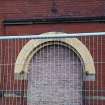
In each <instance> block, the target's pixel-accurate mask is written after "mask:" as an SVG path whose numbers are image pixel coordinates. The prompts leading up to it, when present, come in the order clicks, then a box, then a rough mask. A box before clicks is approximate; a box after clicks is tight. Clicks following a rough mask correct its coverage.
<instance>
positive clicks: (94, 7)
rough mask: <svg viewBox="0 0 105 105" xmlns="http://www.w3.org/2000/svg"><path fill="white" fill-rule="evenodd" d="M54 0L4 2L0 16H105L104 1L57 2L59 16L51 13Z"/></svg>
mask: <svg viewBox="0 0 105 105" xmlns="http://www.w3.org/2000/svg"><path fill="white" fill-rule="evenodd" d="M52 1H53V0H44V1H43V0H31V1H30V0H14V1H13V0H12V1H9V0H2V1H0V14H1V15H3V16H4V17H5V18H39V17H52V16H54V17H55V16H70V17H86V16H88V17H90V16H104V15H105V12H104V11H105V8H104V7H105V1H104V0H85V1H84V0H78V1H73V0H57V1H56V7H57V9H58V12H57V14H53V13H52V12H51V8H52Z"/></svg>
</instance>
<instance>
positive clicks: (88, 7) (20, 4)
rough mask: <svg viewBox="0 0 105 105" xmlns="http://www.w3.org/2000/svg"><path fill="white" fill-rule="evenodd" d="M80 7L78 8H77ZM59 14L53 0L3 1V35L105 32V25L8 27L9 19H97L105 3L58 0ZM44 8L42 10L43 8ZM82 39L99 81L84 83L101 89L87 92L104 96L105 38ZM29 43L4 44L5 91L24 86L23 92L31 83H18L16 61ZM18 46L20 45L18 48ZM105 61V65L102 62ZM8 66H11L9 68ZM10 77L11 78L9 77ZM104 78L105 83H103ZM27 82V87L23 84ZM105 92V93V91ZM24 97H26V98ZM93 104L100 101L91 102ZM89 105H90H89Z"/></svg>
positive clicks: (0, 18)
mask: <svg viewBox="0 0 105 105" xmlns="http://www.w3.org/2000/svg"><path fill="white" fill-rule="evenodd" d="M77 4H78V5H77ZM56 5H57V9H58V12H57V13H53V12H52V10H51V9H52V8H53V6H52V2H51V1H49V0H45V1H42V0H38V1H34V0H31V1H30V0H26V1H25V0H14V1H8V0H5V1H3V0H1V1H0V35H27V34H30V35H31V34H34V35H39V34H41V33H46V32H65V33H72V32H101V31H105V23H62V24H34V25H11V26H10V25H4V24H3V21H4V20H6V19H21V18H56V17H95V16H105V1H104V0H85V1H83V0H79V1H70V0H65V1H63V0H59V1H58V0H57V3H56ZM40 7H41V8H40ZM80 40H81V41H82V42H83V43H84V44H85V45H86V46H87V48H88V49H89V51H90V52H91V54H92V57H93V59H94V62H96V63H95V68H96V80H95V81H91V82H88V81H86V82H85V83H84V84H85V85H86V87H87V89H88V87H91V89H94V90H95V89H98V90H100V91H99V92H94V93H91V92H90V93H86V94H87V96H88V95H95V96H101V95H102V96H104V95H105V90H104V87H105V83H104V82H105V76H104V74H105V69H104V68H105V64H104V62H105V54H104V53H105V48H104V47H105V43H104V42H105V37H103V36H99V37H92V38H90V37H87V39H86V38H85V37H83V38H80ZM27 42H28V40H25V41H19V40H18V41H6V40H4V41H0V48H1V50H0V64H1V69H0V70H1V81H0V89H1V90H14V89H18V87H20V89H21V90H23V89H24V88H25V87H26V82H27V81H24V80H23V81H18V80H15V79H14V62H15V61H16V57H17V56H18V54H19V52H20V50H21V49H22V47H23V46H24V45H25V44H26V43H27ZM16 45H18V46H16ZM100 62H103V63H100ZM9 63H11V64H10V65H8V64H9ZM5 64H7V65H5ZM8 77H9V78H8ZM101 79H103V80H101ZM22 83H23V84H22ZM101 90H103V91H101ZM22 98H23V97H22ZM22 98H15V97H14V98H11V97H9V98H5V101H3V98H2V97H1V98H0V102H1V103H2V105H10V103H11V105H12V104H13V105H15V103H16V102H17V103H19V102H20V101H21V103H22V105H26V104H25V103H26V102H25V100H26V99H23V100H22ZM104 102H105V100H103V101H101V100H99V101H98V105H102V103H104ZM90 103H91V104H89V105H92V103H93V104H97V101H95V100H92V102H91V101H90ZM87 105H88V104H87Z"/></svg>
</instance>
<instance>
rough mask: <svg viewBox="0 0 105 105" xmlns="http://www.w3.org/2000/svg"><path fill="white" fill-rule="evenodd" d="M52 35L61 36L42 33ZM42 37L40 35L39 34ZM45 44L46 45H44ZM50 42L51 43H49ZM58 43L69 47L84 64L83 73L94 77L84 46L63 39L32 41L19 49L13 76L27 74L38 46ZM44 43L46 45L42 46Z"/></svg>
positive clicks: (80, 43)
mask: <svg viewBox="0 0 105 105" xmlns="http://www.w3.org/2000/svg"><path fill="white" fill-rule="evenodd" d="M48 34H49V35H53V34H55V35H56V34H61V33H60V32H48V33H44V34H43V35H48ZM41 35H42V34H41ZM46 42H47V43H46ZM51 42H52V43H51ZM53 42H54V43H55V42H56V43H57V42H58V43H59V42H61V44H64V43H65V46H68V47H69V46H71V47H72V48H73V49H74V50H75V51H76V53H77V54H78V55H79V56H80V58H81V59H82V61H83V63H84V72H86V73H88V74H90V75H94V74H95V66H94V61H93V58H92V56H91V54H90V52H89V50H88V49H87V48H86V46H85V45H84V44H83V43H82V42H81V41H80V40H79V39H77V38H65V39H37V40H36V39H35V40H34V39H32V40H30V41H29V42H28V43H26V45H25V46H24V47H23V48H22V49H21V51H20V53H19V55H18V57H17V60H16V63H15V70H14V72H15V74H21V73H25V74H27V73H28V66H29V63H30V60H31V58H32V57H33V55H34V54H35V53H36V52H37V51H38V50H39V49H40V48H41V47H42V46H39V45H43V46H47V45H50V44H53ZM43 43H46V44H43Z"/></svg>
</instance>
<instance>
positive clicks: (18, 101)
mask: <svg viewBox="0 0 105 105" xmlns="http://www.w3.org/2000/svg"><path fill="white" fill-rule="evenodd" d="M39 37H40V36H39ZM71 38H73V39H74V38H76V39H78V40H79V41H81V42H82V43H83V45H85V46H86V48H87V49H88V51H89V52H90V54H91V56H92V59H93V61H94V67H95V74H88V72H85V63H86V62H84V60H83V59H82V56H81V55H80V54H79V52H78V51H76V50H75V48H73V46H70V45H67V44H66V43H63V40H65V39H68V40H69V39H71ZM49 39H52V40H50V41H47V40H49ZM60 39H61V40H60ZM31 40H35V41H36V40H37V42H38V41H39V40H41V41H42V42H43V40H46V42H44V43H42V44H40V45H38V46H37V48H36V47H35V48H34V47H33V48H34V49H32V50H31V53H32V55H33V56H31V57H30V58H28V57H27V59H25V60H26V62H25V66H26V68H27V71H28V72H26V73H25V72H24V70H25V69H26V68H23V71H21V72H19V73H18V74H17V75H18V76H17V75H16V74H15V66H16V61H17V58H18V55H19V54H20V52H21V51H22V49H23V48H24V46H25V45H26V44H27V43H28V42H30V41H31ZM104 42H105V36H104V34H103V35H96V36H95V35H94V34H93V35H90V36H89V35H82V36H81V35H79V36H74V37H73V36H72V37H69V36H66V37H65V36H62V37H58V36H57V38H56V36H54V37H45V38H44V37H43V38H42V39H41V37H40V38H37V37H36V36H35V37H28V36H27V37H24V38H19V37H12V36H11V38H10V37H4V38H1V39H0V105H104V103H105V76H104V75H105V74H104V73H105V70H104V67H105V54H104V53H105V49H104V46H105V43H104ZM36 44H37V43H36ZM74 44H75V40H74ZM32 46H34V45H33V44H32ZM79 49H81V48H79ZM29 50H30V47H28V48H27V51H26V52H24V55H22V56H21V57H22V58H24V57H23V56H25V55H27V52H28V51H29ZM82 52H83V53H86V52H85V50H82ZM28 59H29V62H27V60H28ZM86 59H90V58H88V57H86ZM22 60H23V59H22ZM18 63H19V62H18ZM87 63H88V64H89V65H91V64H90V62H87ZM18 65H23V64H21V62H20V63H19V64H18ZM18 69H19V70H20V68H18ZM18 69H17V70H18Z"/></svg>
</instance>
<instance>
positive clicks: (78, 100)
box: [27, 42, 83, 105]
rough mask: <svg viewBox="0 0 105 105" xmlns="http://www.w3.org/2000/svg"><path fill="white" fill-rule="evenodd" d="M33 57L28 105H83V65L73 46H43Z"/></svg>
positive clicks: (29, 76)
mask: <svg viewBox="0 0 105 105" xmlns="http://www.w3.org/2000/svg"><path fill="white" fill-rule="evenodd" d="M42 46H43V47H41V48H40V49H39V50H38V51H37V52H36V53H35V54H34V55H33V57H32V59H31V61H30V65H29V69H28V71H29V73H28V88H27V91H28V97H27V103H28V105H44V104H45V105H60V104H63V105H82V103H83V98H82V94H83V93H82V89H83V62H82V61H81V59H80V57H79V55H78V54H76V53H75V51H74V50H73V49H72V47H71V46H69V47H67V46H66V45H63V44H61V43H60V42H57V43H56V42H53V44H49V45H46V46H44V44H43V45H42Z"/></svg>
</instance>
